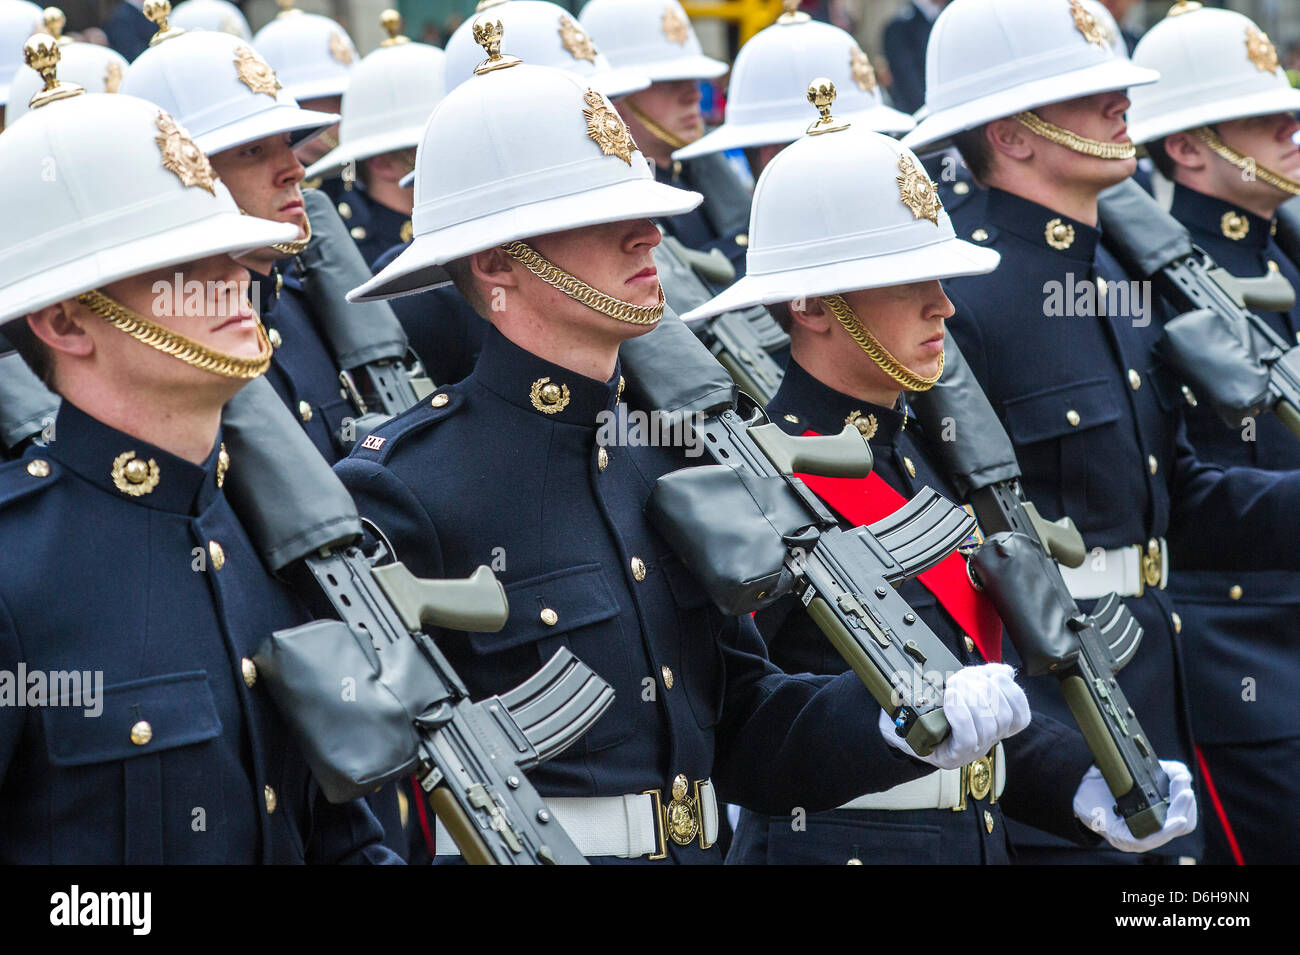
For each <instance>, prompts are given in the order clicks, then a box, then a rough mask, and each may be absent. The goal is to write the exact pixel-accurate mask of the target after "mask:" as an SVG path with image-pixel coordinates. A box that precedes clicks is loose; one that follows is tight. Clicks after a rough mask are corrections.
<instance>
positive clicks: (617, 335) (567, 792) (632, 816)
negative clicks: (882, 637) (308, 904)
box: [336, 10, 992, 863]
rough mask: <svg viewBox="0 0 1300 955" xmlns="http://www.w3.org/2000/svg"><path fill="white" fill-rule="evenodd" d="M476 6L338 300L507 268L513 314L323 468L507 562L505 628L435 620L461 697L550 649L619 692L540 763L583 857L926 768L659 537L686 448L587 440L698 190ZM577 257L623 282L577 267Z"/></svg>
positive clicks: (441, 543) (501, 565)
mask: <svg viewBox="0 0 1300 955" xmlns="http://www.w3.org/2000/svg"><path fill="white" fill-rule="evenodd" d="M491 12H492V11H491V10H489V11H486V13H487V14H490V13H491ZM479 22H480V27H481V30H482V34H481V35H482V36H483V40H484V42H485V43H486V44H487V46H488V48H489V49H490V50H493V52H492V53H491V54H490V60H489V62H487V63H485V65H484V67H483V75H480V76H476V77H473V78H472V79H471V80H469V81H467V82H466V83H464V84H462V85H461V86H460V87H458V88H457V89H455V90H453V91H452V92H450V93H449V94H448V95H447V98H446V99H445V100H444V101H443V103H442V104H441V105H440V106H439V107H438V109H437V111H435V113H434V115H433V117H432V118H431V120H430V123H429V125H428V127H427V128H426V130H425V135H424V139H423V141H422V142H421V145H420V150H419V164H418V166H417V171H416V175H417V177H419V183H420V186H419V188H420V193H421V195H422V196H423V197H426V201H428V202H429V203H430V208H431V209H432V210H436V213H435V214H432V215H430V216H429V217H428V218H427V219H425V220H423V222H422V231H420V232H418V233H417V234H416V237H415V240H414V241H413V243H412V244H411V246H410V248H408V249H407V250H406V251H405V252H404V253H403V254H402V255H401V256H399V257H398V258H397V259H396V260H395V261H394V262H393V263H392V264H391V265H389V266H388V268H387V269H385V270H384V271H383V272H381V273H380V274H379V275H377V276H376V277H375V278H374V279H372V280H371V281H370V282H368V283H367V284H365V285H363V286H361V287H360V288H359V289H356V290H354V291H353V292H352V293H351V295H350V298H352V299H353V300H358V301H363V300H367V299H369V298H371V297H384V296H391V295H394V294H400V293H402V292H405V291H407V290H410V289H413V288H420V287H421V286H422V285H423V284H424V283H426V282H429V281H430V280H431V279H432V278H433V277H434V276H435V275H436V272H435V269H436V268H437V267H438V266H440V265H444V264H450V266H451V269H450V270H451V272H452V273H453V275H456V276H457V281H458V283H459V284H461V285H462V286H463V287H464V289H467V290H468V292H469V295H470V296H471V297H474V298H476V299H477V298H486V295H487V291H486V290H487V288H488V287H490V286H493V285H499V286H501V287H502V288H503V289H504V290H505V296H504V298H505V301H506V307H505V309H504V310H501V311H493V310H491V309H490V308H487V307H484V306H482V305H480V307H482V308H483V314H484V315H485V316H486V317H488V318H489V319H490V321H491V322H492V326H491V327H490V328H489V330H488V332H487V336H486V339H485V341H484V345H483V350H482V352H481V353H480V355H479V360H478V363H477V365H476V366H475V368H474V371H473V373H472V374H471V375H470V376H469V377H468V378H467V379H466V380H465V381H463V382H461V383H459V384H457V385H454V386H451V387H448V388H444V389H442V390H440V391H439V393H438V394H436V395H434V396H433V397H432V398H431V399H430V400H428V401H426V402H424V403H423V404H422V405H421V406H420V407H418V408H416V409H412V410H411V411H410V412H408V413H406V414H405V415H402V416H400V417H398V418H397V419H395V420H394V421H392V422H390V423H388V424H387V425H384V426H383V427H381V428H380V429H378V430H377V431H375V432H374V433H373V434H372V436H371V437H372V440H370V441H368V442H367V443H366V446H365V447H363V448H358V449H357V450H356V451H355V452H354V453H353V455H352V456H351V457H349V458H348V459H347V460H345V461H343V462H340V463H339V464H338V465H337V466H336V470H337V471H338V473H339V475H340V476H341V477H342V479H343V481H344V483H345V484H346V485H347V486H348V487H349V489H350V490H351V491H352V492H353V494H354V496H356V498H357V500H358V504H359V508H360V511H361V513H362V514H363V515H365V516H368V517H370V518H371V519H373V520H375V521H376V522H377V523H378V524H379V525H380V526H383V527H384V528H385V532H386V534H387V535H388V536H389V540H390V541H391V544H392V547H393V550H394V551H395V553H396V554H397V555H398V556H399V558H400V559H401V560H402V561H403V562H404V563H406V565H407V566H408V567H410V568H411V569H412V571H414V572H416V573H419V574H424V573H430V572H437V573H447V574H455V573H457V572H459V571H460V569H462V568H466V569H468V568H469V567H471V566H472V565H476V564H481V563H484V562H487V563H489V564H491V563H493V561H494V560H495V561H496V563H495V567H496V569H497V573H498V576H499V577H500V579H501V580H502V581H503V583H504V584H505V587H506V593H507V595H508V597H509V601H510V608H511V614H510V618H509V619H508V621H507V622H506V625H505V627H504V628H503V629H502V630H501V631H500V632H498V633H495V634H467V633H458V632H443V633H439V634H438V635H437V636H438V638H439V645H440V646H441V647H442V649H443V650H444V652H446V653H447V654H448V656H449V658H450V659H451V660H452V661H453V664H454V665H455V666H456V667H457V669H458V672H460V673H461V674H462V676H463V677H464V678H465V679H466V681H467V682H468V684H469V686H470V690H471V694H472V695H473V696H475V697H480V696H483V695H486V694H491V693H494V692H498V691H501V690H503V689H505V688H506V684H512V685H513V684H514V683H516V682H518V680H519V678H520V677H521V676H523V675H525V674H526V673H531V672H533V671H534V670H536V668H537V667H538V665H539V663H540V661H541V660H543V659H544V658H546V657H548V656H549V655H550V654H551V653H552V652H553V651H554V650H555V649H556V648H557V647H559V646H561V645H565V646H569V647H570V648H571V649H572V650H573V651H574V652H575V653H577V654H578V655H579V656H580V657H581V658H582V659H583V660H584V661H585V662H587V663H588V664H589V665H590V666H591V667H592V668H593V669H594V670H596V671H597V672H598V673H599V674H600V675H601V676H602V677H604V678H605V679H606V680H608V681H609V682H610V683H611V684H612V685H613V686H614V688H615V693H616V696H615V702H614V704H613V707H612V708H611V710H610V711H609V712H608V713H606V714H605V715H604V716H603V717H602V718H601V720H600V721H599V722H598V723H597V724H596V725H595V727H594V728H593V729H592V730H591V731H590V732H588V733H587V734H586V735H584V736H583V738H582V739H581V740H580V741H579V742H577V743H576V744H575V745H574V747H573V748H572V749H570V750H568V751H566V752H565V753H563V754H561V755H560V756H559V757H557V758H555V759H553V760H550V761H549V762H547V763H545V764H543V765H542V766H541V767H539V768H538V770H537V771H536V772H535V773H534V774H533V779H534V781H535V783H536V785H537V787H538V789H539V790H540V791H541V792H542V793H543V795H545V796H546V797H548V799H550V800H552V807H553V809H554V811H555V813H556V815H557V818H559V819H560V821H561V822H564V823H565V826H566V829H568V830H569V832H570V833H571V834H573V835H574V836H575V838H576V839H577V840H578V844H579V847H580V848H582V850H583V851H584V853H585V854H587V855H588V856H590V857H593V858H594V859H595V860H596V861H617V860H620V859H624V860H626V859H632V860H635V859H640V860H642V861H645V860H646V859H648V858H661V857H662V858H668V859H671V860H673V861H674V862H678V863H710V862H712V863H717V862H721V861H722V860H721V858H720V853H719V852H718V851H717V850H716V849H712V850H711V849H710V848H706V847H707V846H709V845H710V843H711V840H712V839H713V838H714V837H715V834H716V830H717V822H716V817H717V813H716V803H717V800H718V798H720V797H723V796H725V798H729V799H731V800H733V801H737V802H741V803H744V804H747V805H751V806H753V807H754V808H756V809H758V810H760V811H763V812H768V813H781V812H789V811H791V810H792V809H793V808H794V807H796V806H804V807H808V808H810V809H814V810H816V809H820V808H825V807H829V806H833V805H836V804H838V803H839V802H841V801H843V800H844V799H847V798H850V796H851V795H852V794H856V793H858V792H860V791H862V790H864V789H869V788H872V787H874V786H879V787H888V786H890V785H892V784H894V783H895V782H899V781H901V780H904V779H908V778H912V777H914V776H916V775H920V774H921V773H922V772H924V770H925V768H926V767H925V766H924V764H921V763H920V762H919V761H917V760H914V759H912V758H910V757H909V756H906V755H904V754H903V753H901V752H899V751H898V750H897V749H895V748H894V747H892V746H890V745H889V744H888V743H887V742H886V741H885V739H884V737H883V735H882V734H881V732H880V730H879V725H878V723H879V721H878V714H879V713H880V707H879V706H878V705H876V704H875V703H874V701H873V700H872V699H871V697H870V695H869V694H868V693H867V691H866V689H865V687H863V686H862V684H861V682H860V681H859V680H858V679H857V678H856V677H855V676H853V675H851V674H849V675H845V676H842V677H837V678H830V677H813V676H807V675H802V676H787V675H785V674H784V673H782V672H781V671H779V670H778V669H777V668H776V667H774V666H773V665H772V664H771V663H770V662H769V661H768V659H767V657H766V654H765V653H764V651H763V646H762V641H761V640H760V638H759V637H758V634H757V632H756V631H755V630H754V628H753V623H752V621H751V620H750V619H749V618H747V617H746V618H740V619H737V618H734V617H725V616H723V615H721V614H720V613H718V611H717V610H716V609H715V608H714V607H713V606H712V605H711V604H710V602H709V600H708V598H707V596H706V594H705V592H704V591H703V589H702V587H701V586H700V585H699V583H698V582H697V581H696V580H695V579H694V578H693V577H692V576H691V575H690V574H689V573H687V572H686V571H685V569H684V567H683V566H682V565H681V563H680V562H679V561H678V560H677V559H676V558H675V557H674V555H673V554H672V553H671V551H670V549H669V548H668V547H667V545H666V542H665V541H664V540H663V539H662V538H661V537H660V536H659V535H658V534H656V533H655V532H654V531H653V530H652V528H651V527H650V525H649V523H648V522H647V519H646V518H645V516H644V514H643V507H644V505H645V503H646V499H647V497H648V495H649V493H650V489H651V487H652V484H653V482H654V480H655V478H656V477H658V476H659V475H661V474H663V473H665V472H668V471H671V470H674V469H676V468H678V467H679V466H681V465H683V464H686V463H689V459H688V458H687V457H686V455H685V449H683V448H680V447H667V446H647V445H628V444H610V445H605V444H598V440H597V436H598V425H599V423H600V421H601V419H602V413H617V412H620V411H621V410H622V409H623V408H624V407H625V406H624V405H623V403H622V394H621V393H622V384H621V376H620V373H619V366H618V359H617V347H618V342H619V341H620V340H622V339H625V338H627V337H631V336H633V335H636V334H638V333H641V332H643V331H645V330H648V329H649V328H650V327H652V326H653V324H655V323H656V322H657V321H658V320H659V317H660V316H661V315H662V298H661V297H660V298H659V304H651V302H653V301H654V299H655V298H656V297H659V296H660V295H661V292H660V290H659V289H658V282H657V280H656V277H655V274H654V272H653V269H650V268H647V267H646V266H647V264H648V263H649V262H650V261H651V258H650V251H651V249H652V248H653V246H654V245H655V243H656V242H657V241H658V237H659V233H658V231H657V230H656V229H655V228H654V226H653V224H652V222H650V221H649V219H648V218H647V217H654V216H659V215H671V214H675V213H677V212H680V211H682V210H684V209H687V208H690V207H691V206H692V205H694V204H695V203H698V202H699V197H698V196H696V195H693V194H690V193H683V192H681V191H679V190H674V189H669V188H666V187H664V186H662V184H659V183H657V182H655V181H654V180H653V178H652V177H651V175H650V173H649V170H648V169H647V168H646V166H645V164H644V162H643V161H642V160H641V157H640V155H639V154H638V153H637V151H636V147H635V144H634V143H633V141H632V139H631V137H630V135H629V134H628V132H627V129H626V127H625V126H624V125H623V124H622V122H621V121H620V120H619V118H618V114H617V113H616V112H615V111H614V109H613V106H612V105H611V103H610V101H609V100H608V99H607V98H606V97H604V96H602V95H601V94H599V93H597V92H596V91H594V90H592V89H590V88H589V87H588V86H587V85H586V84H585V83H583V82H581V81H580V80H579V79H577V78H576V77H574V76H572V75H571V74H569V73H565V72H561V71H558V70H551V69H547V68H543V67H533V66H530V65H528V64H526V63H524V64H515V65H512V66H505V65H503V64H504V63H505V62H506V61H505V60H504V54H502V53H501V52H500V51H499V49H498V48H495V44H496V43H499V42H500V40H499V33H498V32H497V28H498V27H499V24H496V23H494V22H493V21H492V20H491V19H490V18H489V17H488V16H486V15H485V16H484V17H483V18H481V19H480V21H479ZM508 41H509V34H508V33H507V34H506V49H507V50H508V49H509V46H508ZM494 67H495V68H494ZM484 117H490V118H491V121H490V122H489V123H484V122H483V118H484ZM507 130H508V131H509V135H502V134H503V133H504V132H505V131H507ZM465 156H473V157H474V162H473V163H472V164H467V163H466V162H465V160H464V158H463V157H465ZM561 170H563V171H564V174H563V175H558V173H559V172H560V171H561ZM515 183H528V184H529V186H528V189H527V191H526V192H520V191H519V190H518V189H517V188H516V187H515V185H514V184H515ZM466 193H473V194H474V195H476V196H477V197H478V200H479V203H480V212H479V214H478V215H477V216H476V217H474V218H472V219H470V220H465V219H464V218H462V216H461V214H460V211H459V209H458V207H457V206H456V204H455V203H454V202H451V201H449V200H451V199H453V198H454V197H456V196H459V195H464V194H466ZM537 235H541V236H542V238H541V239H535V238H532V237H534V236H537ZM552 250H554V251H552ZM548 252H549V253H550V254H551V255H554V256H556V259H557V260H558V261H557V260H551V259H548V258H547V257H546V254H547V253H548ZM567 267H574V268H577V269H578V270H579V271H581V272H582V273H583V274H584V276H585V277H586V279H587V280H595V281H596V282H597V283H598V285H603V286H607V287H608V286H612V287H614V288H615V289H617V290H618V291H617V294H614V293H610V292H605V291H603V290H602V289H601V288H599V287H596V286H585V283H584V285H575V284H574V283H575V282H583V279H580V278H577V277H575V276H573V275H572V274H571V273H568V272H567V271H566V268H567ZM633 272H635V274H634V275H632V276H631V278H627V279H625V280H623V281H620V279H622V278H623V277H624V276H627V275H628V274H629V273H633ZM597 273H599V275H600V276H601V277H600V278H599V279H597V278H596V274H597ZM534 276H536V278H534ZM584 286H585V290H581V289H583V288H584ZM464 289H463V290H464ZM566 289H567V290H568V291H565V290H566ZM656 293H658V295H657V294H656ZM575 294H576V295H579V296H580V298H574V297H573V296H574V295H575ZM623 296H626V297H627V298H626V299H625V298H623ZM629 299H630V300H629ZM515 339H518V341H516V340H515ZM606 420H608V419H606ZM435 461H436V462H437V464H436V465H435V464H434V463H433V462H435ZM434 467H436V468H437V473H438V475H439V477H438V479H437V480H429V475H430V473H432V472H431V470H430V469H431V468H434ZM489 487H494V488H499V489H500V493H484V489H485V488H489ZM832 727H833V728H834V729H833V732H832V730H831V728H832ZM981 744H982V745H983V748H984V749H987V748H988V747H989V746H990V745H991V744H992V740H991V739H987V738H982V739H979V740H976V741H975V742H973V743H972V744H971V745H981ZM566 816H567V819H568V820H569V821H566ZM570 822H572V824H570ZM444 845H445V840H440V842H439V851H440V852H441V851H443V847H444Z"/></svg>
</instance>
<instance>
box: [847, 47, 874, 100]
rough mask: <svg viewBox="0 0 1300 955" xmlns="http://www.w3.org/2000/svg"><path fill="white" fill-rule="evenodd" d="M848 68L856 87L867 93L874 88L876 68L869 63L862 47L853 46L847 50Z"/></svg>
mask: <svg viewBox="0 0 1300 955" xmlns="http://www.w3.org/2000/svg"><path fill="white" fill-rule="evenodd" d="M849 70H850V71H851V72H852V73H853V82H854V83H856V84H857V86H858V89H860V90H862V91H863V92H864V93H869V92H870V91H871V90H874V89H875V88H876V68H875V67H874V66H872V65H871V60H869V59H868V58H867V54H865V53H863V52H862V47H860V46H854V47H853V49H851V50H850V51H849Z"/></svg>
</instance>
